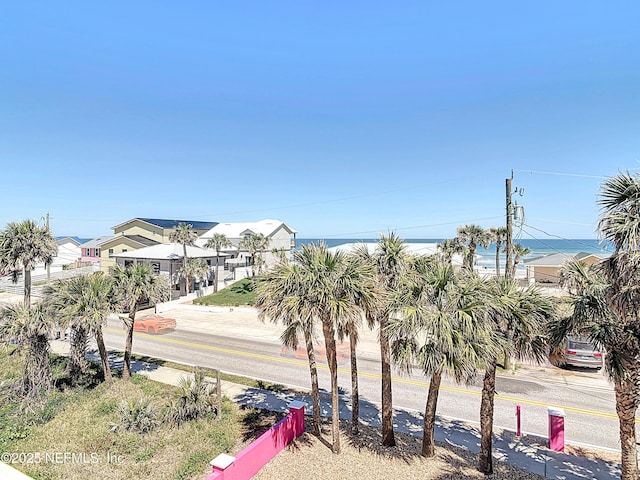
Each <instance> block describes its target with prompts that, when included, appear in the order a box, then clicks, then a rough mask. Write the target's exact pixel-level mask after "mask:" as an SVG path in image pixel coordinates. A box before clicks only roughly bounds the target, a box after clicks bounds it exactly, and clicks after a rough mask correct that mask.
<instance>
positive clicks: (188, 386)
mask: <svg viewBox="0 0 640 480" xmlns="http://www.w3.org/2000/svg"><path fill="white" fill-rule="evenodd" d="M178 389H179V390H178V391H177V393H176V394H175V397H174V399H173V401H172V402H171V403H170V404H169V405H168V408H167V413H166V419H167V420H168V421H169V422H171V423H173V424H175V425H180V424H182V423H183V422H186V421H189V420H195V419H197V418H198V417H200V416H202V415H206V414H211V413H213V412H215V411H216V397H215V385H214V384H212V383H210V382H208V381H207V379H206V377H205V376H204V373H203V372H201V371H198V370H196V371H195V372H194V376H193V378H191V377H189V378H186V377H182V378H181V379H180V381H179V383H178Z"/></svg>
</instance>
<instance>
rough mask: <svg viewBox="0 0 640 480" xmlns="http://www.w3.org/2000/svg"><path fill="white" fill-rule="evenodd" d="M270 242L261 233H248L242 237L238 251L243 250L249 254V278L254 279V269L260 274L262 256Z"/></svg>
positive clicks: (262, 261)
mask: <svg viewBox="0 0 640 480" xmlns="http://www.w3.org/2000/svg"><path fill="white" fill-rule="evenodd" d="M269 242H270V240H269V239H268V238H267V237H265V236H264V235H263V234H262V233H250V234H248V235H246V236H244V237H243V238H242V239H241V240H240V242H239V243H238V248H239V249H244V250H246V251H248V252H249V256H250V257H251V260H252V261H251V276H252V277H254V278H255V276H256V267H257V268H258V274H260V273H261V272H262V267H263V264H264V259H263V258H262V254H263V253H264V251H265V250H266V249H267V247H268V246H269Z"/></svg>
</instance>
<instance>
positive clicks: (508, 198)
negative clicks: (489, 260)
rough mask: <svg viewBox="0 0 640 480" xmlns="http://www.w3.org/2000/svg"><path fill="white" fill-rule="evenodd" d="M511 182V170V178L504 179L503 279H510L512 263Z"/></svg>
mask: <svg viewBox="0 0 640 480" xmlns="http://www.w3.org/2000/svg"><path fill="white" fill-rule="evenodd" d="M512 180H513V170H511V177H510V178H507V179H506V202H507V245H506V247H505V253H506V256H507V259H506V265H505V269H504V278H511V265H512V262H513V258H512V253H511V252H512V250H513V205H512V204H511V181H512Z"/></svg>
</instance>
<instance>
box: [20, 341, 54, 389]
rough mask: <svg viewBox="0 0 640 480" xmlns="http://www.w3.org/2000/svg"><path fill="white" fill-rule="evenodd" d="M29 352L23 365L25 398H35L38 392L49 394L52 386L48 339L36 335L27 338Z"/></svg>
mask: <svg viewBox="0 0 640 480" xmlns="http://www.w3.org/2000/svg"><path fill="white" fill-rule="evenodd" d="M27 344H28V347H29V351H28V353H27V358H26V361H25V365H24V378H23V385H24V394H25V397H31V398H33V397H36V396H38V395H39V394H40V392H49V391H50V390H51V388H52V386H53V380H52V377H51V362H50V359H49V339H48V338H47V336H46V335H42V334H36V335H33V336H32V337H30V338H28V340H27Z"/></svg>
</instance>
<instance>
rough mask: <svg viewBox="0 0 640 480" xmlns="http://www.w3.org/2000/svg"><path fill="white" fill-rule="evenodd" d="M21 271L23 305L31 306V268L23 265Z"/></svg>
mask: <svg viewBox="0 0 640 480" xmlns="http://www.w3.org/2000/svg"><path fill="white" fill-rule="evenodd" d="M22 271H23V273H24V306H25V307H26V308H31V268H30V267H28V266H27V265H24V266H23V267H22Z"/></svg>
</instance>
